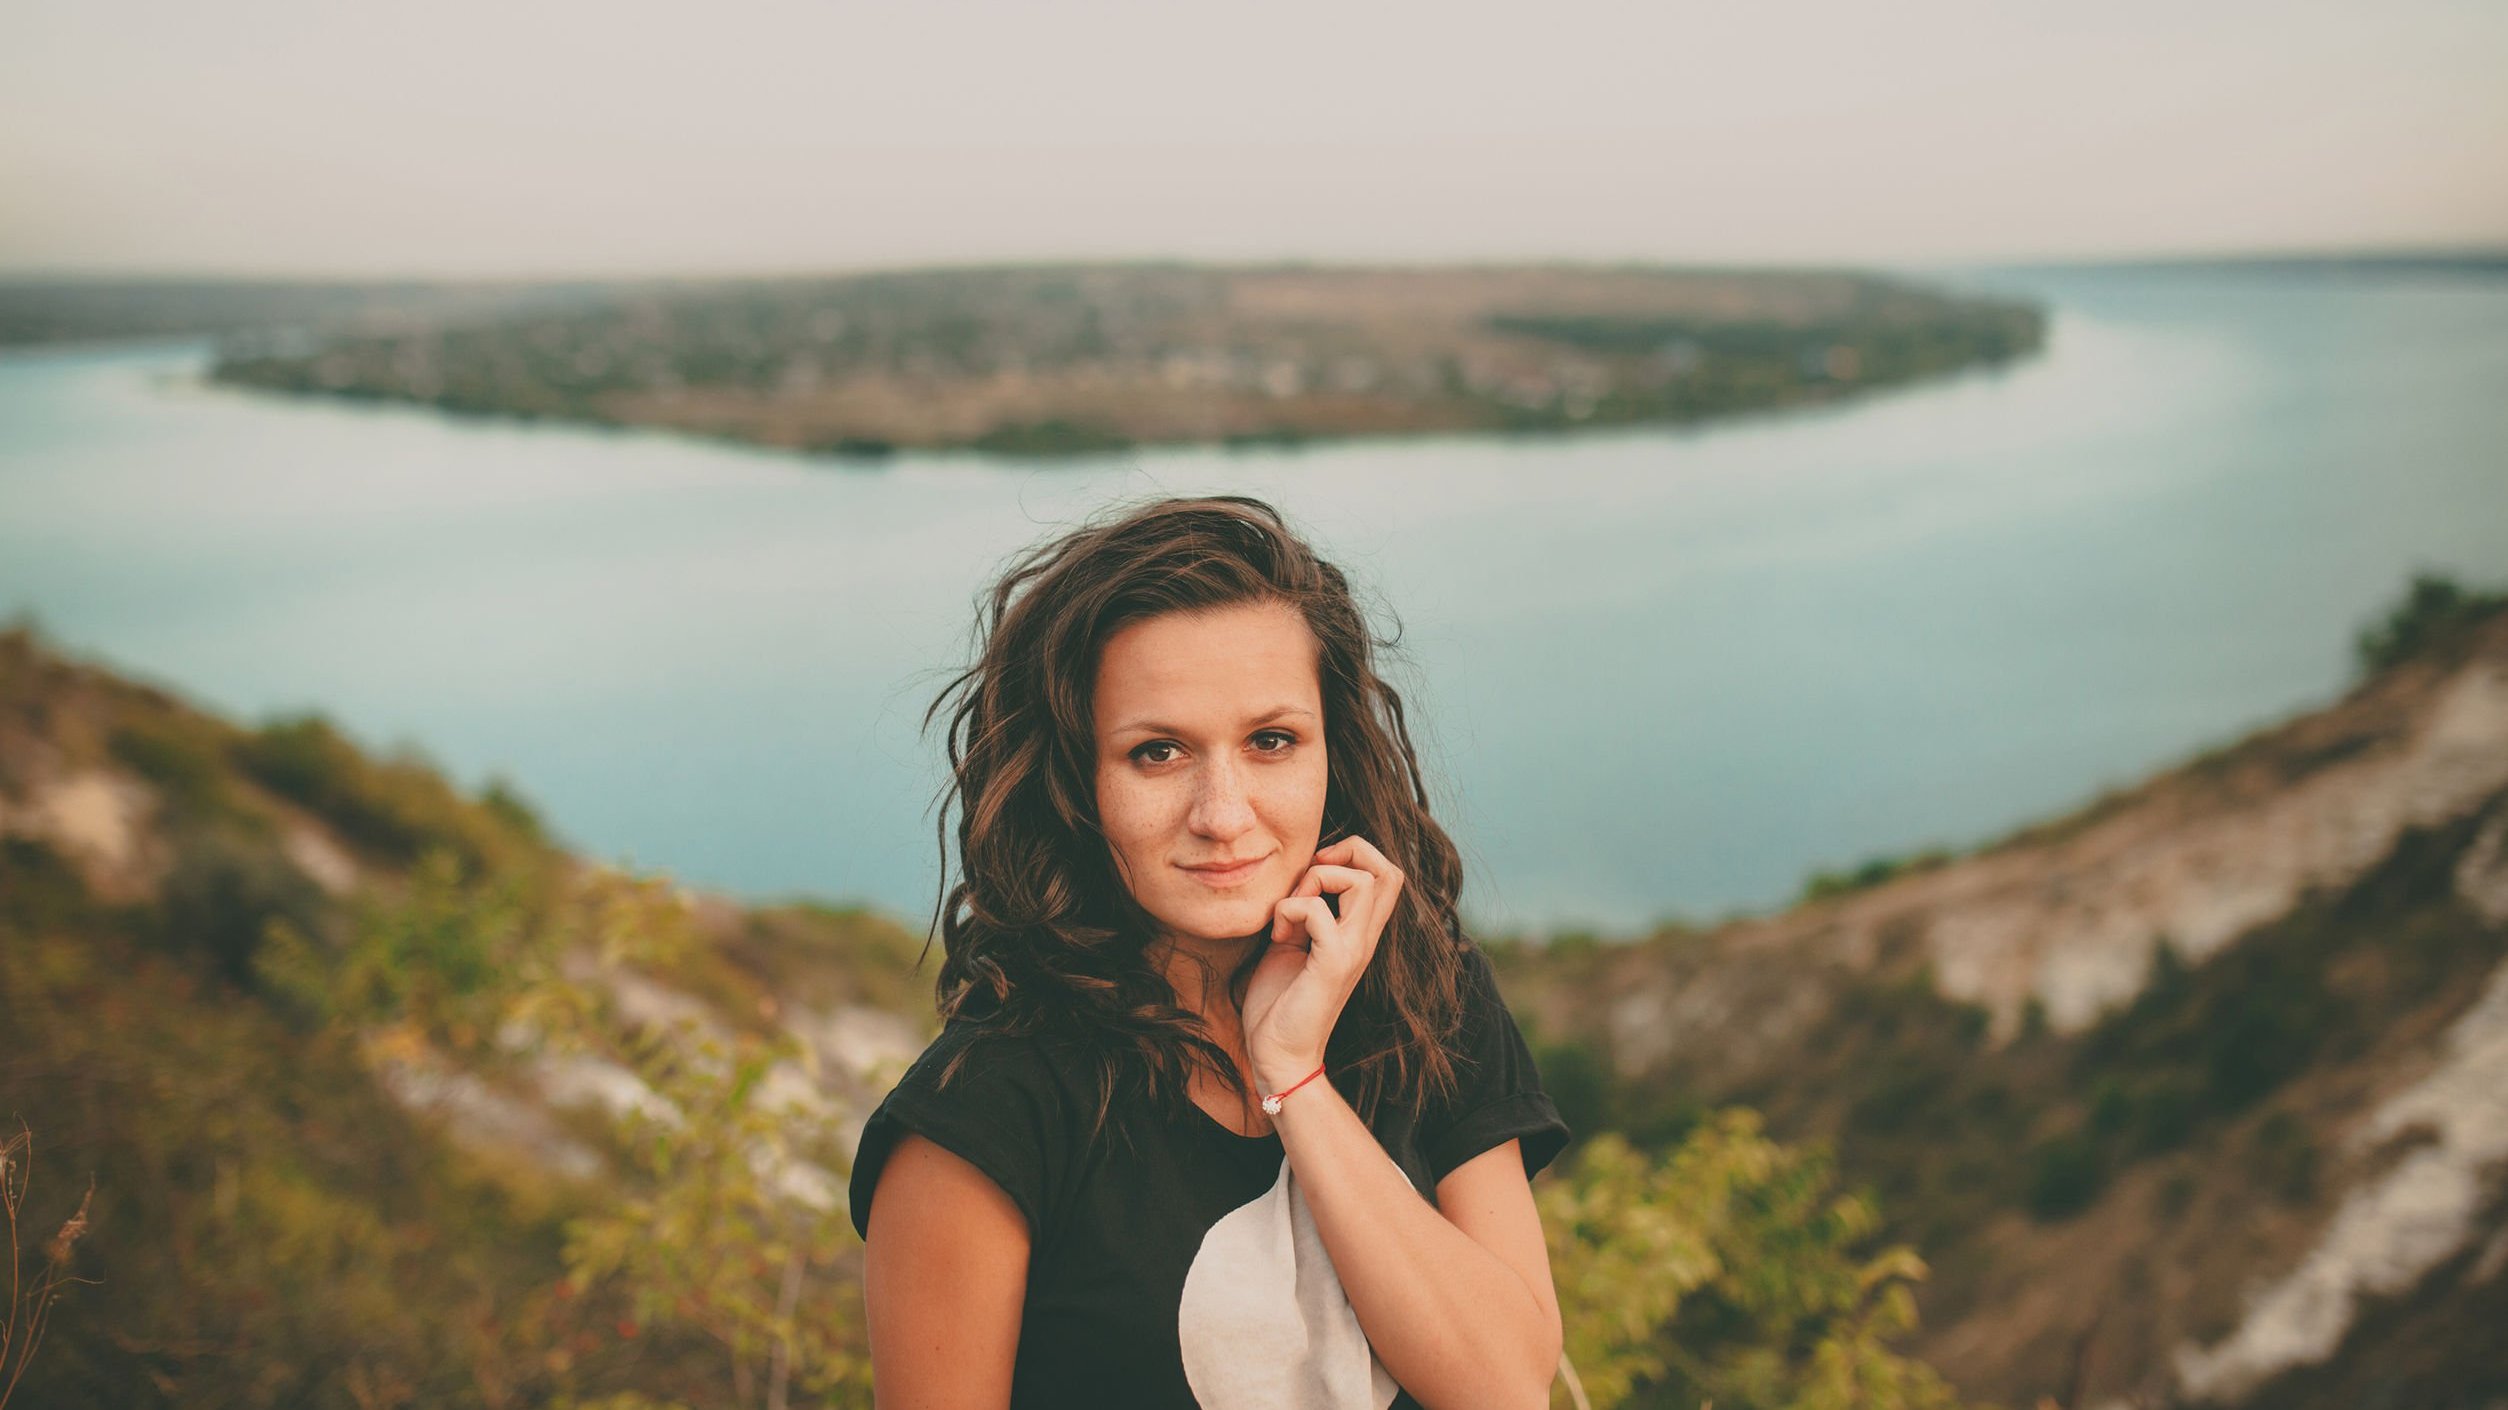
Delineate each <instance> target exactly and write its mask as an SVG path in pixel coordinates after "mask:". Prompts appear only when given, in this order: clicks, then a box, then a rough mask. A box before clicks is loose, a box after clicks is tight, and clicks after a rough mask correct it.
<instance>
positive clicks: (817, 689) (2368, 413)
mask: <svg viewBox="0 0 2508 1410" xmlns="http://www.w3.org/2000/svg"><path fill="white" fill-rule="evenodd" d="M1958 277H1960V278H1962V279H1966V280H1972V281H1974V282H1977V283H1980V284H1991V285H1994V286H1996V287H2000V288H2005V289H2018V290H2022V291H2025V292H2029V293H2033V294H2035V295H2037V296H2038V297H2040V298H2043V299H2045V300H2047V301H2048V302H2049V304H2050V306H2051V307H2052V309H2053V310H2054V313H2055V318H2054V323H2053V329H2052V334H2051V337H2050V341H2049V345H2048V348H2047V350H2046V352H2045V353H2044V354H2043V355H2042V356H2040V357H2037V358H2035V359H2032V360H2031V361H2029V362H2027V363H2024V364H2021V365H2017V366H2015V367H2012V368H2010V369H2006V370H2004V371H2000V372H1993V373H1978V374H1971V375H1967V376H1963V377H1960V378H1956V379H1953V380H1950V381H1947V382H1943V383H1938V384H1934V385H1931V386H1927V387H1924V388H1919V389H1914V390H1909V391H1902V392H1898V393H1893V394H1889V395H1885V396H1876V397H1872V398H1868V399H1865V400H1862V401H1858V402H1852V403H1847V404H1844V405H1840V406H1836V407H1831V408H1825V409H1821V410H1818V411H1813V412H1807V413H1793V414H1774V415H1768V416H1763V417H1757V418H1751V419H1745V420H1741V421H1735V422H1728V423H1722V424H1719V425H1716V426H1712V427H1708V428H1703V429H1693V430H1685V431H1654V430H1650V431H1622V432H1609V433H1598V434H1594V435H1589V436H1584V437H1578V438H1567V439H1514V440H1510V439H1439V440H1428V441H1416V442H1406V443H1399V444H1365V443H1362V444H1347V445H1336V446H1329V447H1323V448H1310V449H1305V450H1294V451H1258V452H1249V451H1219V450H1209V451H1204V450H1190V451H1155V452H1140V453H1133V454H1126V455H1123V456H1119V457H1110V458H1107V459H1103V460H1096V461H1088V462H1080V463H1055V464H1018V463H1004V462H999V461H988V460H980V459H974V458H967V457H950V456H933V457H919V458H908V459H903V460H899V461H895V462H891V463H889V464H886V465H883V466H880V467H877V468H869V469H865V468H860V467H844V466H839V465H837V464H834V463H831V462H825V461H813V460H809V459H806V458H801V457H795V456H787V455H782V454H777V453H771V452H764V451H753V450H746V449H742V448H738V447H726V446H720V445H713V444H707V443H702V442H698V441H693V440H688V439H683V438H677V437H671V436H660V435H650V434H638V433H625V432H605V431H599V430H586V429H578V428H558V427H549V426H537V425H523V424H518V423H506V422H488V421H469V420H460V419H453V418H447V417H443V416H439V415H436V414H433V413H430V412H425V411H420V410H415V409H406V408H390V407H369V406H352V405H346V404H334V403H329V402H323V401H305V400H285V399H278V398H272V397H267V396H262V395H255V394H244V393H237V392H231V391H227V390H223V389H218V388H213V387H210V386H207V385H205V384H204V383H203V382H202V381H201V380H200V375H199V374H200V371H201V368H202V366H203V363H204V361H205V357H206V349H205V348H204V347H202V346H200V345H197V344H152V345H132V346H121V347H111V348H84V349H47V350H34V351H28V352H20V353H16V354H12V355H9V356H6V357H0V613H9V612H25V613H31V614H32V615H33V617H34V619H35V620H36V622H37V623H38V624H39V625H40V626H41V627H42V628H43V630H44V631H45V632H46V633H47V634H48V635H50V636H51V637H52V638H53V639H54V640H55V641H57V642H59V643H61V644H63V645H65V646H66V647H68V648H69V649H71V650H73V651H75V652H77V653H79V654H82V655H86V656H89V657H92V658H94V659H97V660H100V661H103V662H105V663H108V664H110V665H113V666H114V667H116V668H118V669H121V670H124V671H127V672H129V673H131V674H134V675H137V676H140V677H143V678H146V679H149V680H153V681H156V682H160V683H162V684H165V685H167V686H169V687H172V688H174V689H177V690H179V691H181V692H183V693H185V694H186V695H188V696H190V697H191V698H193V699H195V700H197V701H199V702H201V703H203V704H205V705H207V706H210V707H212V708H215V709H219V710H221V711H224V712H227V713H230V714H232V715H234V716H235V717H237V718H239V719H244V720H253V719H258V718H261V717H264V716H267V715H270V714H273V713H278V712H287V711H296V710H304V709H318V710H321V711H323V712H325V713H327V714H328V715H330V716H331V717H332V718H334V719H335V720H337V721H339V722H340V723H341V724H343V725H344V726H345V727H346V728H348V729H349V730H350V731H351V732H352V733H353V734H355V735H356V736H357V737H358V738H359V739H361V740H363V741H365V742H367V743H369V744H372V745H377V746H391V745H407V746H410V747H414V748H416V749H418V750H420V751H422V752H423V753H425V754H426V755H427V756H428V757H430V758H431V759H433V760H435V761H437V762H438V763H439V764H441V765H442V766H443V767H445V768H446V769H447V770H448V771H449V772H450V773H451V774H452V775H453V776H454V777H456V778H457V779H458V780H460V781H461V782H463V783H464V784H465V785H466V786H476V785H478V784H480V783H482V782H484V781H485V780H486V779H487V778H488V777H490V776H491V775H503V776H505V777H507V778H509V779H511V780H512V781H513V782H514V783H515V785H516V786H517V787H518V788H519V789H520V791H521V792H522V793H523V794H524V795H525V796H526V797H528V798H530V799H531V800H532V801H533V802H534V803H535V804H536V805H537V806H538V807H539V808H540V809H541V810H542V812H543V813H544V814H545V816H546V817H547V818H548V819H549V820H550V821H551V823H552V824H553V826H554V827H555V829H556V830H557V831H558V832H559V833H560V834H561V835H563V836H564V837H565V838H567V839H568V840H569V841H570V842H572V843H573V844H574V845H576V846H577V847H579V848H581V849H582V850H584V851H586V852H589V853H591V854H593V855H596V856H601V857H605V858H609V859H612V860H616V861H620V862H623V863H626V864H629V865H634V866H640V867H658V868H663V869H667V870H669V871H671V872H673V873H675V874H676V875H678V876H679V877H681V878H682V879H684V880H686V881H688V882H691V883H693V884H697V885H702V886H708V887H718V888H722V889H726V890H729V891H732V892H735V893H737V894H740V895H744V896H748V897H752V898H761V899H763V898H773V897H781V896H788V895H810V896H815V897H820V898H824V899H828V900H838V901H846V900H852V901H863V902H868V903H871V904H874V905H877V906H880V907H882V908H885V909H887V910H889V911H891V912H893V913H895V914H897V915H899V916H900V917H901V918H904V919H906V920H908V921H909V922H910V923H917V924H919V923H920V921H921V919H922V917H923V916H924V914H925V912H926V911H927V910H928V908H929V906H930V904H931V900H932V890H933V885H934V881H935V878H936V876H937V854H936V851H935V843H934V837H933V832H932V827H931V815H930V811H929V809H930V806H931V803H932V799H933V793H934V790H935V788H936V786H937V785H938V783H939V777H940V776H939V768H938V760H939V742H938V740H937V739H936V738H935V739H927V738H925V737H923V736H922V735H921V733H920V723H921V717H922V710H923V707H924V705H925V704H926V703H927V701H928V699H929V697H930V694H931V692H932V691H933V690H934V689H935V688H936V687H937V686H938V685H939V684H940V683H941V682H942V680H943V679H944V678H945V675H946V673H947V671H948V669H949V668H950V667H952V666H953V665H954V664H956V663H957V662H958V661H960V660H961V659H962V657H963V656H964V654H965V651H966V649H967V640H966V633H967V624H968V619H969V609H970V606H971V604H972V602H973V600H974V597H975V595H976V594H977V592H978V591H979V590H980V589H981V587H982V586H983V585H984V583H985V582H986V580H987V578H988V576H989V575H990V574H992V573H993V572H995V571H996V570H997V569H998V568H999V567H1000V565H1001V564H1002V562H1003V561H1004V560H1005V559H1006V557H1007V556H1009V555H1010V554H1012V553H1014V552H1015V551H1017V550H1018V549H1019V548H1020V547H1022V546H1023V545H1025V544H1028V543H1030V542H1032V541H1034V540H1036V539H1038V538H1039V537H1041V536H1043V535H1045V534H1048V533H1051V532H1053V531H1054V530H1056V529H1057V528H1059V527H1061V526H1064V525H1067V524H1069V523H1072V522H1074V521H1076V520H1077V519H1079V518H1082V517H1084V516H1086V515H1088V514H1090V513H1092V512H1094V511H1096V510H1098V509H1099V508H1101V507H1103V506H1105V505H1106V504H1108V503H1110V502H1112V501H1115V500H1119V499H1124V498H1128V497H1138V496H1144V495H1152V494H1160V493H1182V492H1196V491H1206V490H1216V489H1226V490H1232V491H1243V492H1248V493H1254V494H1259V495H1263V496H1266V497H1269V498H1271V499H1272V500H1273V501H1274V502H1276V503H1278V504H1280V505H1281V506H1282V507H1283V508H1284V509H1285V510H1286V511H1287V512H1288V513H1289V514H1290V515H1291V516H1292V517H1293V518H1294V519H1295V520H1296V521H1297V522H1298V523H1299V524H1301V525H1302V526H1304V527H1305V528H1307V529H1308V530H1309V531H1311V532H1312V533H1313V534H1314V535H1315V536H1316V537H1317V538H1318V540H1319V541H1320V542H1321V543H1322V544H1323V546H1324V547H1325V549H1326V551H1327V552H1328V553H1329V554H1330V555H1331V556H1333V557H1334V558H1335V559H1336V560H1337V561H1339V562H1341V563H1342V564H1343V566H1344V567H1346V568H1347V569H1349V570H1350V571H1351V573H1352V575H1353V576H1354V578H1356V579H1357V580H1358V581H1359V582H1360V583H1361V584H1362V585H1363V586H1364V587H1365V588H1366V589H1367V590H1368V592H1369V593H1370V594H1371V596H1372V598H1373V599H1374V600H1375V602H1376V603H1377V605H1378V608H1379V611H1380V614H1381V615H1382V616H1383V619H1384V620H1385V621H1386V622H1387V623H1388V624H1390V623H1391V622H1392V621H1393V620H1394V618H1396V617H1398V618H1399V621H1400V625H1401V643H1402V655H1403V663H1402V665H1401V667H1400V669H1399V670H1398V672H1397V674H1396V679H1397V681H1399V682H1401V683H1403V684H1404V685H1405V686H1406V687H1407V688H1408V689H1409V691H1410V693H1411V695H1412V697H1413V703H1414V706H1415V709H1416V712H1417V716H1418V718H1419V720H1420V722H1421V725H1422V729H1421V742H1422V746H1423V749H1424V750H1425V752H1426V754H1427V757H1428V762H1429V765H1430V767H1431V769H1432V772H1433V774H1434V784H1433V796H1434V797H1435V799H1436V802H1437V805H1438V810H1439V814H1440V816H1441V817H1442V818H1444V819H1445V820H1446V822H1447V824H1448V826H1449V827H1450V828H1451V829H1452V830H1453V831H1454V833H1455V835H1456V838H1457V840H1458V842H1460V843H1461V844H1462V847H1463V849H1464V856H1465V861H1466V865H1467V867H1468V868H1469V870H1470V874H1471V880H1470V884H1469V887H1468V889H1467V893H1466V906H1467V912H1468V914H1469V916H1470V918H1471V920H1472V922H1473V923H1474V924H1475V925H1477V926H1479V927H1480V928H1482V929H1483V930H1485V931H1493V932H1494V931H1499V930H1510V929H1528V930H1557V929H1565V928H1600V929H1603V930H1606V931H1614V932H1617V931H1626V930H1630V929H1633V928H1636V927H1640V926H1643V925H1645V924H1647V923H1649V922H1650V921H1653V920H1656V919H1659V918H1665V917H1671V916H1680V917H1686V918H1691V919H1707V918H1711V917H1714V916H1717V915H1721V914H1725V913H1729V912H1732V911H1736V910H1755V909H1761V908H1766V907H1770V906H1775V905H1779V904H1782V903H1783V902H1784V901H1785V900H1786V899H1787V898H1789V897H1790V896H1791V895H1792V894H1793V893H1794V892H1795V891H1796V889H1797V888H1798V887H1799V886H1800V884H1801V883H1802V881H1803V879H1804V877H1805V876H1806V874H1808V873H1809V872H1811V871H1812V870H1814V869H1816V868H1823V867H1838V866H1844V865H1848V864H1852V863H1854V862H1856V861H1859V860H1861V859H1863V858H1866V857H1868V856H1872V855H1875V854H1882V853H1892V852H1902V851H1908V850H1912V849H1916V848H1920V847H1924V846H1928V845H1935V844H1940V845H1947V846H1954V847H1956V846H1961V845H1966V844H1973V843H1976V842H1980V841H1984V840H1987V839H1989V838H1992V837H1994V836H1997V835H2000V834H2002V833H2004V832H2007V831H2008V830H2010V829H2011V828H2013V827H2015V826H2018V825H2020V824H2023V823H2025V822H2028V821H2030V820H2033V819H2037V818H2042V817H2046V816H2050V815H2053V814H2057V813H2061V812H2064V811H2067V810H2069V809H2070V808H2071V807H2073V806H2075V805H2077V804H2079V803H2082V802H2084V801H2086V800H2088V799H2089V798H2090V797H2092V796H2094V795H2096V794H2097V793H2098V792H2100V791H2101V790H2102V789H2103V788H2106V787H2109V786H2113V785H2117V784H2123V783H2127V782H2130V781H2132V780H2134V779H2136V778H2139V777H2141V776H2143V775H2144V774H2146V773H2148V772H2150V771H2152V770H2154V769H2157V768H2161V767H2165V766H2167V765H2168V764H2170V763H2171V762H2173V761H2174V760H2177V759H2179V758H2182V757H2184V756H2185V755H2187V754H2189V753H2192V752H2195V751H2197V750H2199V749H2202V748H2204V747H2208V746H2209V745H2212V744H2216V743H2220V742H2224V741H2226V740H2228V739H2231V738H2234V737H2236V736H2238V735H2240V734H2243V733H2244V732H2246V731H2248V730H2251V729H2253V728H2256V727H2258V726H2261V725H2264V724H2267V723H2270V722H2272V721H2274V720H2276V719H2279V718H2282V717H2284V716H2286V715H2288V714H2291V713H2293V712H2296V711H2300V710H2304V709H2307V708H2310V707H2313V706H2315V705H2318V704H2321V703H2324V702H2326V701H2328V700H2330V699H2332V698H2334V697H2336V696H2337V695H2339V694H2340V693H2341V691H2342V689H2343V688H2344V686H2345V684H2346V681H2347V678H2348V674H2349V671H2350V643H2351V638H2352V634H2353V632H2354V631H2355V630H2356V629H2357V628H2358V627H2359V626H2360V625H2361V624H2362V623H2363V622H2364V621H2366V620H2368V619H2369V618H2370V617H2371V616H2372V615H2374V614H2375V613H2377V612H2379V611H2380V610H2382V609H2383V608H2384V607H2385V606H2386V605H2388V604H2389V603H2391V602H2392V601H2393V600H2394V599H2395V598H2396V597H2397V596H2398V595H2399V594H2400V593H2401V591H2402V589H2403V587H2404V585H2405V583H2406V581H2407V579H2408V577H2409V576H2410V574H2411V573H2412V572H2413V571H2415V570H2416V569H2438V570H2444V571H2448V572H2452V573H2455V574H2457V575H2458V576H2460V577H2462V578H2463V579H2465V580H2466V581H2468V582H2470V583H2485V584H2499V583H2508V278H2500V277H2496V276H2492V277H2483V276H2480V275H2476V274H2442V273H2428V272H2422V273H2400V272H2397V273H2386V274H2364V273H2358V272H2353V273H2334V272H2322V271H2320V272H2313V273H2311V272H2293V271H2288V270H2267V269H2256V270H2242V269H2237V268H2234V267H2232V268H2224V267H2213V268H2209V269H2157V268H2109V269H2054V270H2039V271H2006V272H2000V273H1993V274H1983V273H1980V274H1972V275H1963V276H1958Z"/></svg>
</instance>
